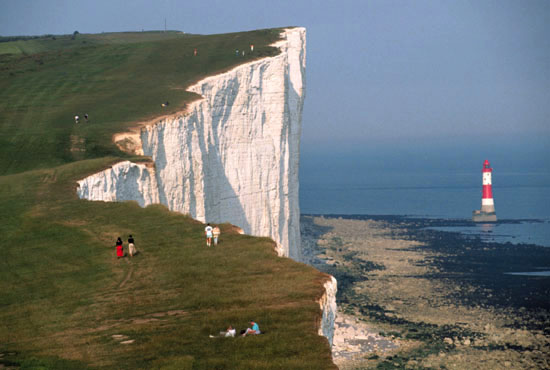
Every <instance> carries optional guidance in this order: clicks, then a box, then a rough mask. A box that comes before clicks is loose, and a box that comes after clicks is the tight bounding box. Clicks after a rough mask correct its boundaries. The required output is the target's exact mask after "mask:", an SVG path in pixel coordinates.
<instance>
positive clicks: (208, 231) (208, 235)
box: [204, 224, 213, 247]
mask: <svg viewBox="0 0 550 370" xmlns="http://www.w3.org/2000/svg"><path fill="white" fill-rule="evenodd" d="M212 230H213V229H212V226H210V224H208V225H206V227H205V228H204V233H205V234H206V246H207V247H210V246H211V245H212Z"/></svg>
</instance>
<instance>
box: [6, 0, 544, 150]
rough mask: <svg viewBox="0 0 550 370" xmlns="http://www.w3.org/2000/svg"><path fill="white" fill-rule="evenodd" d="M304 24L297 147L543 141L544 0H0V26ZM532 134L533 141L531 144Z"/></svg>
mask: <svg viewBox="0 0 550 370" xmlns="http://www.w3.org/2000/svg"><path fill="white" fill-rule="evenodd" d="M165 19H166V21H167V24H168V29H175V30H182V31H185V32H189V33H201V34H211V33H224V32H234V31H244V30H252V29H259V28H269V27H280V26H288V25H297V26H304V27H306V28H307V31H308V38H307V92H306V103H305V109H304V117H303V141H302V142H303V148H304V149H305V150H310V149H314V148H331V147H342V146H344V145H345V146H347V147H361V146H376V145H390V146H394V145H395V146H399V145H407V143H411V142H416V143H421V144H420V145H430V143H433V144H435V143H437V145H440V146H441V145H443V146H444V145H446V143H449V145H459V144H457V143H463V144H460V145H465V146H466V147H467V146H468V145H471V146H479V145H482V141H480V140H477V139H476V138H478V137H481V136H484V137H486V138H487V140H488V141H489V142H499V141H502V142H505V141H509V142H516V143H517V142H521V141H524V142H525V143H526V145H528V144H529V143H530V142H531V141H533V142H536V143H537V145H544V143H548V144H549V146H550V1H547V0H541V1H536V0H517V1H507V0H488V1H483V0H472V1H467V0H460V1H445V0H434V1H421V0H415V1H412V0H405V1H389V0H376V1H375V0H371V1H368V0H365V1H346V0H338V1H317V2H314V1H301V0H292V1H288V0H279V1H258V0H235V1H227V0H219V1H217V0H201V1H176V0H160V1H145V0H133V1H116V0H94V1H90V0H86V1H80V0H65V1H62V0H49V1H31V0H27V1H26V0H0V35H3V36H7V35H36V34H46V33H52V34H67V33H72V32H73V31H75V30H78V31H79V32H81V33H96V32H102V31H105V32H107V31H130V30H142V29H145V30H151V29H163V28H164V20H165ZM541 143H542V144H541Z"/></svg>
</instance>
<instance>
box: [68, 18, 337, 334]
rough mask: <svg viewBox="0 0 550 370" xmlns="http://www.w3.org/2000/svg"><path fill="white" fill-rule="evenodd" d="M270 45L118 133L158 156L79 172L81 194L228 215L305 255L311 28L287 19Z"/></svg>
mask: <svg viewBox="0 0 550 370" xmlns="http://www.w3.org/2000/svg"><path fill="white" fill-rule="evenodd" d="M274 46H276V47H278V48H280V54H278V55H276V56H274V57H267V58H263V59H261V60H256V61H253V62H249V63H246V64H242V65H239V66H237V67H235V68H233V69H232V70H230V71H228V72H225V73H222V74H219V75H215V76H211V77H208V78H205V79H203V80H201V81H199V82H198V83H196V84H195V85H193V86H191V87H189V88H188V90H189V91H192V92H195V93H197V94H199V95H201V96H202V99H200V100H197V101H195V102H193V103H191V104H190V105H189V107H188V108H187V109H186V111H185V112H181V113H180V114H176V115H173V116H171V117H164V118H161V119H158V120H156V121H154V122H152V123H150V124H147V125H143V126H142V127H141V128H140V129H138V130H136V131H134V132H130V133H121V134H118V135H115V141H116V142H119V145H120V146H122V143H124V146H125V147H126V148H128V147H131V148H132V151H134V152H136V153H138V154H143V155H146V156H150V157H151V158H152V161H153V163H154V165H149V166H147V165H144V164H135V163H131V162H128V161H125V162H121V163H118V164H116V165H114V166H112V168H110V169H107V170H105V171H102V172H99V173H97V174H94V175H92V176H89V177H87V178H85V179H82V180H81V181H79V182H78V184H79V187H78V190H77V192H78V196H79V197H80V198H84V199H89V200H96V201H125V200H135V201H137V202H138V203H139V204H140V205H141V206H143V207H144V206H147V205H149V204H153V203H161V204H164V205H166V206H167V207H168V208H169V209H170V210H172V211H176V212H181V213H185V214H189V215H190V216H191V217H193V218H195V219H198V220H200V221H202V222H210V223H222V222H229V223H231V224H234V225H236V226H239V227H240V228H242V229H243V230H244V232H245V233H247V234H250V235H256V236H269V237H271V238H272V239H273V240H274V241H275V242H276V244H277V249H278V250H277V252H278V253H279V255H281V256H287V257H290V258H292V259H295V260H298V261H299V260H301V251H300V225H299V222H300V209H299V202H298V190H299V183H298V166H299V157H300V135H301V124H302V123H301V121H302V107H303V102H304V93H305V62H306V49H305V46H306V31H305V29H304V28H291V29H286V30H285V31H284V32H283V33H282V35H281V40H280V41H278V42H277V43H276V44H275V45H274ZM129 143H130V144H129ZM334 285H335V282H334ZM327 294H328V295H327V297H326V298H323V300H324V301H326V302H328V301H330V300H332V301H334V300H335V297H334V294H335V289H334V291H333V292H332V293H327ZM329 295H331V297H329ZM324 301H323V302H324ZM326 302H324V303H322V305H324V306H326V307H331V304H330V303H329V304H328V305H327V304H326ZM334 305H335V304H334ZM331 309H332V308H331ZM332 315H333V316H334V313H333V314H332ZM323 317H325V315H324V316H323ZM327 317H330V315H328V316H327ZM323 321H325V320H323ZM333 321H334V320H333V318H332V323H333ZM329 323H330V319H329V320H328V321H327V324H329ZM327 324H323V325H327ZM327 330H328V332H330V331H331V330H332V324H330V328H329V329H327V328H325V329H323V333H325V332H327ZM331 336H332V335H331V334H330V336H327V337H329V338H330V337H331Z"/></svg>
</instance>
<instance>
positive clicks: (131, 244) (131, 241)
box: [116, 235, 137, 258]
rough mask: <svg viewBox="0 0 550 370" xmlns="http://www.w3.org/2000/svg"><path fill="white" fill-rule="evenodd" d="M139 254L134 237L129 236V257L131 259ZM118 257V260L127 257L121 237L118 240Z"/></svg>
mask: <svg viewBox="0 0 550 370" xmlns="http://www.w3.org/2000/svg"><path fill="white" fill-rule="evenodd" d="M136 254H137V250H136V245H135V244H134V237H133V236H132V235H128V255H130V257H133V256H135V255H136ZM116 256H117V258H122V257H124V256H125V254H124V247H123V245H122V239H121V238H120V236H119V237H118V239H117V240H116Z"/></svg>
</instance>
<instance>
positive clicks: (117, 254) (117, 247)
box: [116, 237, 124, 258]
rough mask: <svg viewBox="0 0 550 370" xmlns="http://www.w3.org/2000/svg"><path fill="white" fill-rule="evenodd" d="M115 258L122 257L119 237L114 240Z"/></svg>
mask: <svg viewBox="0 0 550 370" xmlns="http://www.w3.org/2000/svg"><path fill="white" fill-rule="evenodd" d="M116 257H117V258H121V257H124V249H123V248H122V239H120V237H118V239H117V240H116Z"/></svg>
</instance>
